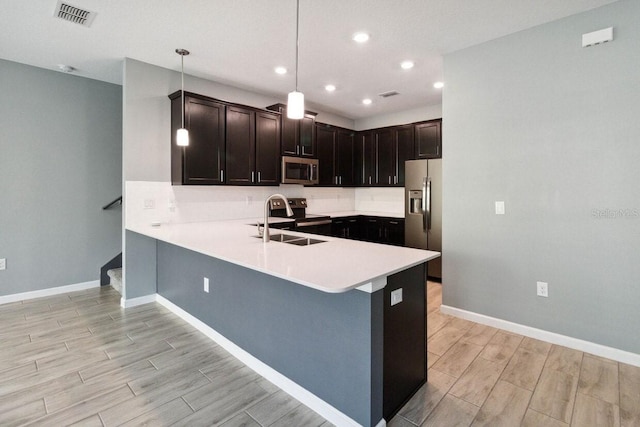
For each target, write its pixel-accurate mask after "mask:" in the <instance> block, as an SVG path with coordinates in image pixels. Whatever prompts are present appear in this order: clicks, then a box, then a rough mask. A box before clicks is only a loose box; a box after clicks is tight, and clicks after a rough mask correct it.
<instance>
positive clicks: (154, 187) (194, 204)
mask: <svg viewBox="0 0 640 427" xmlns="http://www.w3.org/2000/svg"><path fill="white" fill-rule="evenodd" d="M273 193H282V194H284V195H285V196H287V197H306V198H307V202H308V204H309V208H308V212H309V213H323V212H337V211H353V210H355V194H354V193H355V189H353V188H312V187H303V186H301V185H280V186H279V187H241V186H179V185H176V186H173V185H171V183H170V182H149V181H127V182H126V185H125V197H124V200H125V203H124V206H125V226H131V225H134V224H140V225H149V224H151V223H154V222H160V223H187V222H203V221H220V220H226V219H241V218H260V217H261V216H262V215H263V214H264V200H265V199H266V198H267V197H268V196H270V195H271V194H273Z"/></svg>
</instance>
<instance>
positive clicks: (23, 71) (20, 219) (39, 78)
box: [0, 60, 122, 295]
mask: <svg viewBox="0 0 640 427" xmlns="http://www.w3.org/2000/svg"><path fill="white" fill-rule="evenodd" d="M0 93H2V97H1V98H0V118H1V119H0V120H1V123H2V124H1V126H0V194H1V195H2V204H1V208H0V258H6V259H7V270H5V271H0V295H10V294H15V293H21V292H28V291H34V290H40V289H45V288H51V287H56V286H64V285H70V284H76V283H81V282H87V281H92V280H98V279H99V277H100V274H99V273H100V267H101V266H102V265H103V264H105V263H106V262H107V261H109V260H110V259H111V258H113V257H114V256H115V255H117V254H118V253H119V252H120V243H121V234H120V228H121V223H122V219H121V210H120V209H119V208H118V209H115V210H113V211H102V210H101V207H102V206H103V205H105V204H106V203H108V202H110V201H111V200H113V199H115V198H116V197H118V196H120V194H121V176H122V167H121V161H122V160H121V159H122V142H121V141H122V138H121V135H122V90H121V87H120V86H117V85H113V84H109V83H103V82H99V81H96V80H90V79H85V78H81V77H76V76H71V75H65V74H62V73H59V72H56V71H49V70H44V69H41V68H35V67H31V66H27V65H22V64H17V63H15V62H9V61H4V60H0Z"/></svg>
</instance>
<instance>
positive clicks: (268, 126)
mask: <svg viewBox="0 0 640 427" xmlns="http://www.w3.org/2000/svg"><path fill="white" fill-rule="evenodd" d="M280 138H281V137H280V117H279V116H278V115H277V114H273V113H269V112H267V111H258V112H256V181H257V184H260V185H279V184H280Z"/></svg>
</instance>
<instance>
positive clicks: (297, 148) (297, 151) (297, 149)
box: [296, 145, 300, 155]
mask: <svg viewBox="0 0 640 427" xmlns="http://www.w3.org/2000/svg"><path fill="white" fill-rule="evenodd" d="M299 154H300V146H299V145H296V155H299Z"/></svg>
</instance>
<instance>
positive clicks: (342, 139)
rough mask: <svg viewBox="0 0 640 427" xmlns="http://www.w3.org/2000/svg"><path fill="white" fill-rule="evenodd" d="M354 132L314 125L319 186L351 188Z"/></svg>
mask: <svg viewBox="0 0 640 427" xmlns="http://www.w3.org/2000/svg"><path fill="white" fill-rule="evenodd" d="M354 141H355V132H353V131H351V130H349V129H344V128H339V127H336V126H331V125H327V124H324V123H316V147H317V151H318V160H319V167H318V168H319V170H320V173H319V182H318V184H319V185H324V186H339V187H345V186H352V185H354V180H353V172H354V171H353V169H354Z"/></svg>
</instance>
